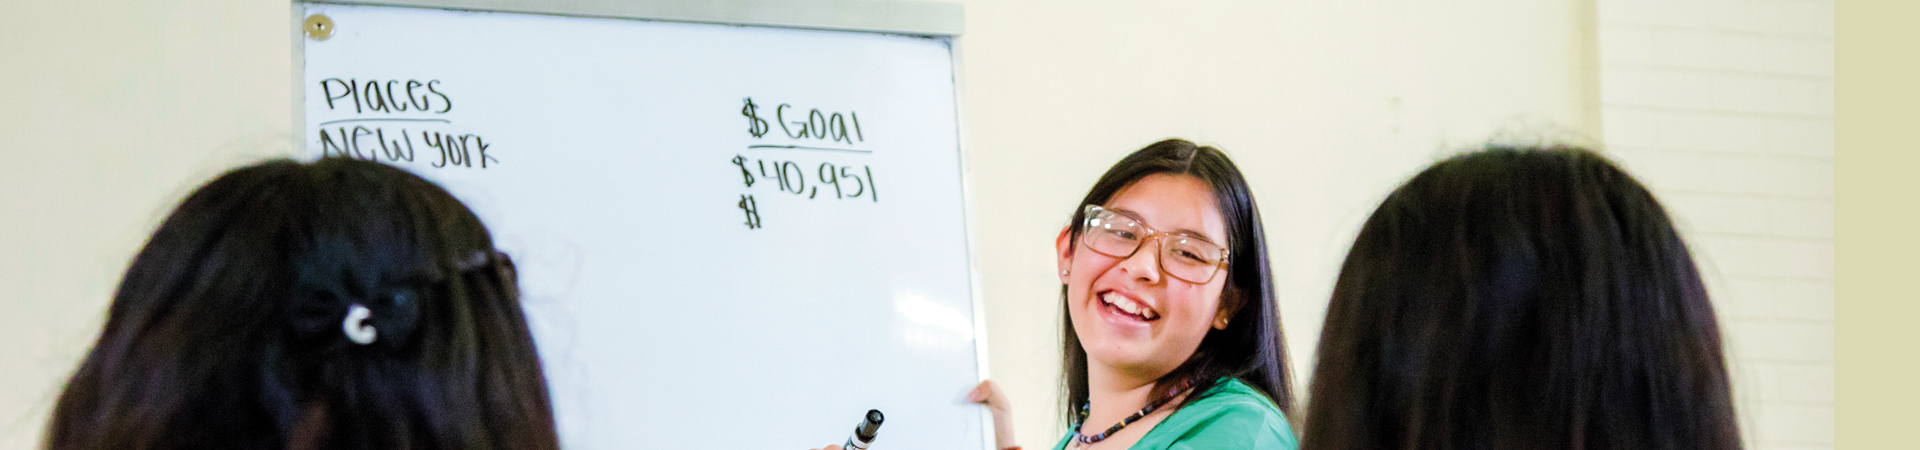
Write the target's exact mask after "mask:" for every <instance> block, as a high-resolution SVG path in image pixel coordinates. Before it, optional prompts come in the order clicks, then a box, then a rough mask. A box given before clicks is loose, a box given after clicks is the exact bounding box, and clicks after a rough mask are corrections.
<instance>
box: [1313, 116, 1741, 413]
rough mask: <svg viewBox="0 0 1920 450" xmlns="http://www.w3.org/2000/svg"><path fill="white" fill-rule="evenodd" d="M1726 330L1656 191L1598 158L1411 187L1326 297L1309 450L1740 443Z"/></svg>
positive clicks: (1513, 151)
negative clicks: (1717, 319) (1722, 334)
mask: <svg viewBox="0 0 1920 450" xmlns="http://www.w3.org/2000/svg"><path fill="white" fill-rule="evenodd" d="M1721 351H1722V349H1721V345H1720V329H1719V326H1718V325H1717V324H1716V322H1715V319H1714V313H1713V307H1712V305H1711V304H1709V303H1708V301H1707V294H1706V290H1705V289H1704V288H1703V287H1702V284H1701V281H1700V274H1699V271H1698V270H1696V269H1695V267H1694V264H1693V258H1692V256H1691V255H1690V254H1689V253H1688V251H1687V246H1686V244H1685V243H1683V242H1682V241H1681V239H1680V235H1679V234H1678V233H1677V232H1676V231H1675V230H1674V227H1673V224H1672V222H1671V220H1669V219H1668V217H1667V213H1666V212H1665V210H1663V209H1662V208H1661V206H1660V203H1659V202H1658V201H1655V200H1654V197H1653V195H1652V193H1650V192H1648V190H1647V189H1646V188H1645V187H1643V186H1641V184H1640V183H1639V182H1636V181H1634V179H1633V178H1632V177H1630V176H1628V175H1627V174H1626V173H1625V172H1624V171H1622V170H1620V168H1618V167H1616V166H1614V164H1613V163H1611V162H1608V161H1607V160H1606V159H1605V158H1603V157H1601V156H1600V155H1597V154H1595V153H1593V152H1591V151H1588V150H1585V149H1580V148H1570V147H1552V148H1538V149H1535V148H1506V147H1495V148H1489V149H1485V150H1483V151H1479V152H1475V153H1471V154H1466V155H1462V156H1457V157H1454V158H1451V159H1448V160H1445V161H1442V162H1440V163H1437V164H1434V165H1433V166H1432V167H1430V168H1428V169H1426V170H1425V171H1423V172H1421V173H1420V174H1419V175H1417V176H1415V177H1413V179H1412V180H1410V181H1408V182H1407V183H1406V184H1405V185H1402V186H1400V188H1399V189H1397V190H1395V191H1394V192H1393V193H1392V194H1391V195H1389V196H1388V197H1387V199H1386V200H1385V201H1383V202H1381V204H1380V207H1379V209H1377V210H1375V211H1374V213H1373V216H1372V217H1371V218H1369V219H1368V220H1367V222H1366V225H1365V226H1364V227H1363V228H1362V229H1361V230H1360V234H1359V236H1358V238H1357V239H1355V240H1354V243H1353V248H1352V250H1351V251H1350V252H1349V253H1348V255H1347V260H1346V263H1345V264H1344V265H1343V266H1342V267H1341V269H1340V278H1339V280H1338V281H1337V282H1336V283H1335V285H1334V291H1333V300H1332V304H1331V305H1330V306H1329V308H1328V311H1327V318H1326V324H1325V327H1324V331H1323V334H1322V335H1321V338H1320V347H1319V352H1318V355H1319V362H1318V364H1316V365H1315V371H1314V375H1313V382H1312V393H1311V394H1310V396H1311V398H1312V400H1311V401H1310V403H1311V405H1310V406H1309V409H1308V414H1307V417H1306V425H1307V428H1306V433H1305V436H1304V439H1303V441H1302V444H1303V445H1304V446H1305V448H1310V449H1316V450H1320V449H1431V450H1446V449H1461V450H1465V449H1546V448H1556V449H1586V450H1604V449H1675V450H1677V449H1738V448H1740V447H1741V443H1740V434H1739V427H1738V425H1737V424H1736V419H1735V417H1734V409H1733V403H1732V400H1731V396H1730V393H1729V385H1728V377H1727V368H1726V362H1725V360H1724V357H1723V356H1722V353H1721Z"/></svg>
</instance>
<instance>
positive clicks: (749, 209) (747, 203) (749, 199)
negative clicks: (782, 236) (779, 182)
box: [739, 195, 760, 230]
mask: <svg viewBox="0 0 1920 450" xmlns="http://www.w3.org/2000/svg"><path fill="white" fill-rule="evenodd" d="M739 205H740V210H741V211H743V212H746V213H747V222H746V225H747V229H749V230H752V229H757V228H760V205H759V204H758V203H755V202H754V201H753V196H752V195H742V196H740V203H739Z"/></svg>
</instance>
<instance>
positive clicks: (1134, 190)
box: [1107, 174, 1227, 243]
mask: <svg viewBox="0 0 1920 450" xmlns="http://www.w3.org/2000/svg"><path fill="white" fill-rule="evenodd" d="M1107 206H1108V209H1112V210H1115V211H1120V212H1124V213H1127V214H1129V215H1132V216H1134V217H1138V218H1140V220H1141V221H1144V222H1146V225H1147V226H1148V227H1150V228H1153V229H1155V230H1159V231H1170V232H1175V233H1188V234H1195V235H1199V236H1200V237H1204V238H1207V240H1210V241H1214V242H1220V243H1225V242H1227V240H1226V239H1227V232H1226V230H1227V227H1226V219H1225V218H1224V217H1223V216H1222V214H1221V212H1220V207H1219V202H1218V201H1215V199H1214V196H1213V190H1212V189H1211V188H1209V187H1208V186H1207V183H1206V182H1204V181H1200V179H1199V178H1194V177H1192V176H1188V175H1169V174H1153V175H1148V176H1146V177H1144V178H1141V179H1140V180H1138V181H1134V182H1133V183H1132V184H1128V185H1127V186H1126V187H1124V188H1120V191H1118V192H1115V193H1114V194H1113V198H1112V199H1110V200H1108V201H1107Z"/></svg>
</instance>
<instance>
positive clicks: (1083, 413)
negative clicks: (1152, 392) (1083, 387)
mask: <svg viewBox="0 0 1920 450" xmlns="http://www.w3.org/2000/svg"><path fill="white" fill-rule="evenodd" d="M1192 386H1193V380H1187V381H1185V382H1182V383H1180V385H1179V386H1174V387H1173V388H1172V389H1168V390H1167V396H1166V397H1165V398H1161V399H1160V400H1156V401H1154V402H1153V403H1148V404H1147V407H1145V408H1140V411H1137V412H1134V413H1133V415H1130V416H1127V418H1125V419H1120V423H1116V424H1113V426H1112V427H1110V428H1107V431H1102V432H1100V434H1096V435H1092V436H1088V435H1086V434H1085V433H1081V432H1079V431H1075V432H1074V433H1073V440H1074V441H1077V442H1079V443H1080V445H1092V444H1093V443H1095V442H1100V441H1104V440H1107V438H1108V437H1111V436H1113V433H1117V432H1119V431H1120V429H1121V428H1126V427H1127V425H1131V424H1133V423H1134V422H1137V421H1139V420H1140V418H1142V417H1146V416H1147V415H1148V414H1153V411H1154V410H1156V409H1160V407H1161V406H1166V404H1167V402H1170V401H1173V398H1174V397H1176V396H1179V395H1180V391H1182V390H1185V389H1186V388H1188V387H1192ZM1092 407H1093V405H1080V422H1081V424H1085V423H1086V421H1087V414H1088V413H1089V412H1090V408H1092Z"/></svg>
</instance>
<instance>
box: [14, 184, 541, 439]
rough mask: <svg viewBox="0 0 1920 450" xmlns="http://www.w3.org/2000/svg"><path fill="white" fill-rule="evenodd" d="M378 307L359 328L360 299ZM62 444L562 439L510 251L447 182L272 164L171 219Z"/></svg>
mask: <svg viewBox="0 0 1920 450" xmlns="http://www.w3.org/2000/svg"><path fill="white" fill-rule="evenodd" d="M356 304H357V305H361V306H364V307H366V308H368V309H369V310H371V311H372V315H371V317H370V318H368V319H367V320H366V322H365V323H366V324H370V325H372V326H373V328H374V330H375V332H376V333H377V334H376V335H375V338H374V340H373V341H372V342H371V343H368V344H364V345H362V344H356V343H354V342H352V341H349V339H348V338H347V336H346V334H345V332H344V331H343V321H344V320H345V316H347V314H348V310H349V308H350V305H356ZM46 439H47V440H46V446H47V448H49V449H55V450H67V449H188V448H192V449H202V448H206V449H218V448H336V449H554V448H558V439H557V437H556V435H555V430H554V423H553V413H552V409H551V406H550V403H549V400H548V397H547V392H546V382H545V379H544V377H543V375H542V374H541V369H540V360H539V356H538V355H537V354H536V353H535V352H534V346H533V340H532V336H531V334H529V332H528V329H527V324H526V319H525V317H524V316H523V314H522V312H521V309H520V304H519V297H518V290H517V288H516V287H515V281H514V272H513V269H512V263H511V262H510V261H508V260H507V259H506V258H505V257H504V256H503V255H498V254H497V253H495V252H494V250H493V243H492V240H491V238H490V237H489V236H488V234H487V230H486V227H484V226H483V225H481V223H480V220H479V219H478V218H477V217H475V216H474V215H473V213H472V212H470V211H468V210H467V208H466V207H465V206H462V205H461V204H460V202H459V201H458V200H455V199H454V198H453V197H452V196H451V195H448V194H447V192H446V191H444V190H441V189H440V188H439V187H438V186H435V185H434V184H432V183H430V182H428V181H426V180H424V179H421V178H420V177H417V176H414V175H412V174H409V173H407V172H406V171H403V170H400V169H397V168H393V167H389V166H385V165H382V164H379V163H374V162H368V161H359V160H349V159H322V160H319V161H317V162H313V163H299V162H292V161H285V160H280V161H270V162H265V163H261V164H258V165H253V166H249V167H243V168H239V169H235V170H233V171H230V172H227V173H226V174H223V175H221V176H220V177H218V178H215V179H214V180H212V181H210V182H208V183H207V184H206V185H204V186H201V187H200V188H198V189H197V190H195V191H194V192H193V193H192V194H191V195H189V196H188V197H187V198H186V200H185V201H183V202H182V203H181V204H180V206H179V207H178V208H177V209H175V210H174V211H173V213H172V214H171V215H169V216H168V217H167V219H166V221H165V222H164V223H162V224H161V225H160V227H159V229H158V230H157V231H155V232H154V234H153V236H152V237H151V238H150V239H149V240H148V241H147V243H146V245H145V246H144V247H143V248H142V249H141V250H140V252H139V254H138V255H136V256H135V257H134V259H133V263H132V265H131V267H129V268H128V269H127V273H126V276H125V278H123V279H122V280H121V283H120V287H119V289H118V290H117V291H116V292H115V294H114V298H113V303H112V304H111V305H110V306H109V309H108V315H107V322H106V326H105V328H104V329H103V330H102V331H101V333H100V337H99V340H98V341H97V342H96V343H95V345H94V347H93V349H92V350H91V351H90V352H89V353H88V354H87V356H86V359H85V360H84V361H83V362H82V363H81V365H80V367H79V369H78V370H77V371H75V372H74V374H73V377H72V378H71V379H70V380H69V381H68V383H67V386H66V389H65V391H64V392H62V394H61V395H60V399H59V401H58V403H57V404H56V405H55V407H54V412H53V417H52V419H51V421H50V424H49V427H48V432H47V438H46Z"/></svg>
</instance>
